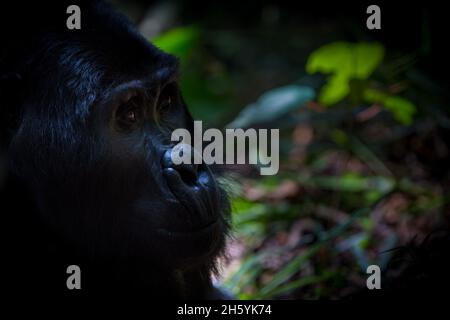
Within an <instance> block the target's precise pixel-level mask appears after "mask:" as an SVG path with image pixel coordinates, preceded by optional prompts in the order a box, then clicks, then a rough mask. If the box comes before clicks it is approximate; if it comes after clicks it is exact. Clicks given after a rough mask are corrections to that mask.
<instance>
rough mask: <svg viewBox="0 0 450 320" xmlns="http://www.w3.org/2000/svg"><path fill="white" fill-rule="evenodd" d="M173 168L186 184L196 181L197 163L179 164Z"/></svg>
mask: <svg viewBox="0 0 450 320" xmlns="http://www.w3.org/2000/svg"><path fill="white" fill-rule="evenodd" d="M173 168H175V170H177V171H178V173H179V174H180V176H181V179H182V180H183V181H184V182H185V183H186V184H190V185H192V184H195V183H196V182H197V165H195V164H181V165H178V166H174V167H173Z"/></svg>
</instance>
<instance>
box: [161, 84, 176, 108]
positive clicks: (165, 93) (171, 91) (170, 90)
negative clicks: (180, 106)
mask: <svg viewBox="0 0 450 320" xmlns="http://www.w3.org/2000/svg"><path fill="white" fill-rule="evenodd" d="M176 98H177V86H176V84H175V83H169V84H168V85H166V86H165V87H164V89H163V90H162V92H161V94H160V95H159V99H158V112H159V113H160V114H165V113H166V112H168V111H169V110H170V108H171V106H172V105H173V104H175V103H176Z"/></svg>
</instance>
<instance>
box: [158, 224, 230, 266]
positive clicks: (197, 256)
mask: <svg viewBox="0 0 450 320" xmlns="http://www.w3.org/2000/svg"><path fill="white" fill-rule="evenodd" d="M156 233H157V237H158V238H160V239H161V240H162V241H164V243H165V244H166V249H168V251H167V252H173V253H176V254H173V255H171V257H168V259H170V260H172V259H173V260H175V261H172V262H171V264H172V265H173V264H175V265H178V266H189V267H193V266H196V265H199V264H203V263H204V262H205V261H209V260H212V259H214V258H215V257H216V255H217V253H218V252H219V251H220V249H221V248H222V247H223V242H224V236H223V226H222V222H221V221H219V220H217V221H216V222H214V223H212V224H210V225H208V226H206V227H204V228H202V229H201V230H194V231H187V232H178V231H177V232H175V231H169V230H165V229H158V230H157V231H156Z"/></svg>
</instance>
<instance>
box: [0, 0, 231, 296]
mask: <svg viewBox="0 0 450 320" xmlns="http://www.w3.org/2000/svg"><path fill="white" fill-rule="evenodd" d="M72 4H76V5H78V6H79V7H80V9H81V29H79V30H77V29H74V30H69V29H68V28H67V26H66V20H67V18H68V16H69V15H68V14H67V13H66V9H67V7H68V6H69V5H72ZM1 12H2V16H1V20H2V21H1V39H0V41H1V49H0V98H1V99H0V110H1V122H2V123H1V151H0V159H1V167H0V184H1V201H2V208H3V209H2V216H3V223H2V226H3V227H2V237H3V239H2V240H3V241H2V243H3V246H4V248H3V259H2V260H3V262H2V264H3V267H4V268H6V271H5V272H6V273H4V276H5V278H6V280H5V284H4V286H7V288H8V289H9V290H12V291H14V292H23V291H26V292H33V291H36V292H39V293H40V294H41V293H48V294H55V295H56V294H60V293H61V292H63V293H69V294H72V293H73V294H83V293H86V292H87V293H90V292H96V293H97V292H105V293H107V292H128V291H123V290H134V291H141V290H142V291H143V292H145V293H146V295H147V296H149V297H156V298H173V299H219V298H227V296H226V294H225V293H223V292H222V291H221V290H219V289H217V288H215V287H214V286H213V285H212V281H211V277H212V275H213V274H214V272H217V268H216V261H217V258H218V256H219V255H221V254H222V253H223V249H224V244H225V240H226V237H227V232H228V230H229V220H230V219H229V213H228V212H229V205H228V200H227V197H226V194H225V192H224V191H223V188H222V187H221V186H220V185H219V183H218V181H217V176H218V175H219V174H220V168H215V167H211V166H207V165H205V164H200V165H187V164H182V165H174V164H173V163H172V161H171V158H170V152H171V149H172V148H173V146H174V143H173V142H172V141H171V140H170V138H171V132H172V131H173V130H174V129H175V128H185V129H187V130H190V131H191V132H192V130H193V119H192V117H191V115H190V113H189V111H188V109H187V107H186V104H185V103H184V101H183V97H182V95H181V92H180V89H179V85H178V81H179V77H180V75H179V71H178V62H177V59H176V58H175V57H174V56H172V55H170V54H167V53H165V52H162V51H161V50H159V49H158V48H156V47H155V46H153V45H152V44H151V43H149V42H148V41H147V40H146V39H144V38H143V37H142V36H141V35H139V34H138V33H137V32H136V30H135V29H134V27H133V26H132V25H131V23H130V22H129V21H128V20H127V19H126V18H125V17H124V16H122V15H120V14H119V13H117V12H115V11H114V10H113V9H112V8H111V7H110V5H108V4H105V3H103V2H100V1H70V3H69V2H67V1H57V2H52V3H50V2H49V3H42V2H39V3H37V4H28V5H21V4H17V3H12V4H2V9H1ZM70 265H77V266H79V267H80V270H81V290H69V289H68V288H67V286H66V280H67V278H68V276H69V275H68V274H67V272H66V271H67V267H68V266H70ZM75 292H76V293H75Z"/></svg>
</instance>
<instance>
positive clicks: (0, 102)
mask: <svg viewBox="0 0 450 320" xmlns="http://www.w3.org/2000/svg"><path fill="white" fill-rule="evenodd" d="M21 82H22V77H21V75H20V74H19V73H16V72H8V73H3V74H2V73H0V143H1V149H3V148H4V147H6V144H7V143H8V141H10V139H11V135H12V130H13V129H14V128H15V127H16V126H17V121H18V118H19V114H20V110H19V107H20V100H21V97H20V87H21Z"/></svg>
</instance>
